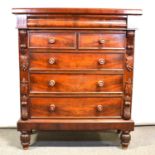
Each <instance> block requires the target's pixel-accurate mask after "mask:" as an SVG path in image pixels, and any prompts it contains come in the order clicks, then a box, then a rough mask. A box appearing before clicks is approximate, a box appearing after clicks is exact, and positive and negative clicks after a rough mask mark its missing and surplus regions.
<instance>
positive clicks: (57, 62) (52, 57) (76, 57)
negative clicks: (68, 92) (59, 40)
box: [30, 53, 124, 70]
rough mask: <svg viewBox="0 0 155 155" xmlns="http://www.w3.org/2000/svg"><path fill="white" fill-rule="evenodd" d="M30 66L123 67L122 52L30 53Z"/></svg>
mask: <svg viewBox="0 0 155 155" xmlns="http://www.w3.org/2000/svg"><path fill="white" fill-rule="evenodd" d="M30 58H31V61H30V68H31V69H34V70H35V69H36V70H39V69H41V70H46V69H48V70H53V69H65V70H69V69H123V59H124V55H123V54H81V53H31V56H30Z"/></svg>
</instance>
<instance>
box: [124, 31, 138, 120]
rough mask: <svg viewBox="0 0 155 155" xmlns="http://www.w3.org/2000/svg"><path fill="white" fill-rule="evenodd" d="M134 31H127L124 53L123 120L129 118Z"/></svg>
mask: <svg viewBox="0 0 155 155" xmlns="http://www.w3.org/2000/svg"><path fill="white" fill-rule="evenodd" d="M134 36H135V31H134V30H127V49H126V53H125V77H124V81H125V82H124V106H123V118H124V119H126V120H128V119H130V118H131V105H132V97H131V96H132V82H133V63H134Z"/></svg>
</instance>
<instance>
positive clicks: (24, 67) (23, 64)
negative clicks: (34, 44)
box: [20, 56, 29, 71]
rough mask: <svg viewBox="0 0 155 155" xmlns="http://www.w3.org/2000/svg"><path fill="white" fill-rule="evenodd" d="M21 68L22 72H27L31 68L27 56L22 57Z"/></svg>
mask: <svg viewBox="0 0 155 155" xmlns="http://www.w3.org/2000/svg"><path fill="white" fill-rule="evenodd" d="M20 67H21V70H22V71H26V70H27V69H28V67H29V63H28V58H27V56H21V63H20Z"/></svg>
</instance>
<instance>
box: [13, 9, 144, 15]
mask: <svg viewBox="0 0 155 155" xmlns="http://www.w3.org/2000/svg"><path fill="white" fill-rule="evenodd" d="M12 12H13V13H14V14H91V15H96V14H97V15H99V14H102V15H141V14H142V10H141V9H114V8H104V9H103V8H14V9H13V10H12Z"/></svg>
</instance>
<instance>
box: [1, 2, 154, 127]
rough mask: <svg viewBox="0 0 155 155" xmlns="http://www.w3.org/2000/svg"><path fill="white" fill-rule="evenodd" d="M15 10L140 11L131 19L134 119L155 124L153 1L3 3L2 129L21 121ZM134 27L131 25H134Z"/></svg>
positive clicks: (142, 122) (141, 122) (138, 121)
mask: <svg viewBox="0 0 155 155" xmlns="http://www.w3.org/2000/svg"><path fill="white" fill-rule="evenodd" d="M13 7H88V8H93V7H95V8H133V9H134V8H140V9H143V16H141V17H139V16H138V17H130V20H129V25H130V26H134V27H138V31H137V32H136V39H135V41H136V48H135V51H136V52H135V74H134V87H133V88H134V89H133V110H132V118H133V119H134V120H135V122H136V124H155V112H154V109H155V98H154V96H155V90H154V89H155V74H154V73H155V69H154V68H155V49H154V45H155V39H154V36H155V29H154V28H155V23H154V20H155V18H154V15H155V9H154V4H153V0H152V1H148V0H143V1H142V0H117V1H116V0H46V1H45V0H37V1H36V0H22V1H21V0H0V127H6V126H16V122H17V120H18V119H19V117H20V103H19V71H18V68H19V64H18V42H17V41H18V36H17V29H15V27H16V18H15V16H14V15H12V14H11V8H13ZM131 23H132V25H131Z"/></svg>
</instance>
